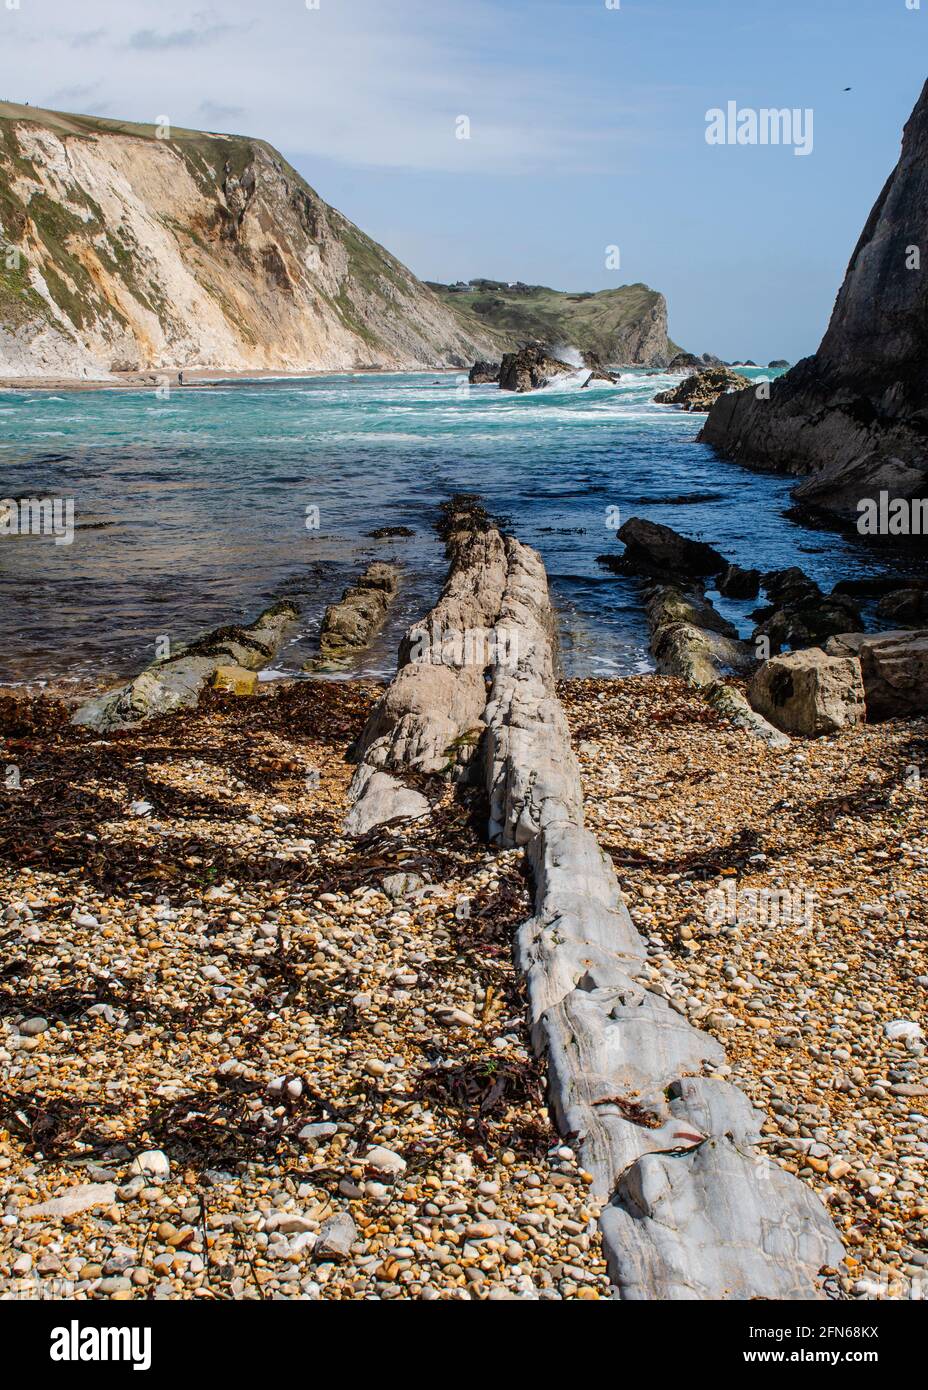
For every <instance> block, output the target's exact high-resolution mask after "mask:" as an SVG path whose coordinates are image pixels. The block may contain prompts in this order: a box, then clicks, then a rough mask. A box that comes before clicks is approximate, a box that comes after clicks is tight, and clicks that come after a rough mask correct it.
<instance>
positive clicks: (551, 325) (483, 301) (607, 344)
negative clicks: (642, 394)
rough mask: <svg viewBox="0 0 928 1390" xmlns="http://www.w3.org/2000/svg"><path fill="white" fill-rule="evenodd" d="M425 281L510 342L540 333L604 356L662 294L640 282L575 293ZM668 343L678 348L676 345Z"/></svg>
mask: <svg viewBox="0 0 928 1390" xmlns="http://www.w3.org/2000/svg"><path fill="white" fill-rule="evenodd" d="M427 283H428V285H429V288H430V289H433V290H434V291H435V292H436V294H438V296H439V297H440V298H441V299H442V300H443V302H444V303H445V304H447V305H448V307H449V308H451V309H452V310H453V311H454V313H455V314H457V316H458V318H460V319H461V320H462V321H464V322H467V323H469V324H470V325H471V326H472V327H473V328H474V329H481V330H482V331H483V332H486V331H487V330H488V329H489V330H491V331H492V332H493V333H494V334H495V335H496V336H498V337H500V338H501V339H505V340H506V341H507V342H512V341H513V340H519V341H524V340H526V339H529V338H537V339H539V340H541V341H543V342H546V343H548V344H549V345H551V346H556V345H558V344H562V343H567V344H570V345H571V346H574V347H577V348H580V349H582V350H584V351H590V352H598V353H599V354H600V355H601V356H603V357H609V356H610V354H611V352H612V350H613V345H614V344H615V341H616V338H617V336H621V335H622V334H623V332H624V331H625V330H627V329H628V328H630V327H632V325H634V324H635V323H636V322H638V321H639V320H640V319H641V318H642V317H643V315H645V314H646V313H648V311H649V310H651V309H653V307H654V306H655V304H656V303H657V302H658V301H659V299H660V298H661V296H660V294H659V292H658V291H657V290H652V289H651V288H650V286H648V285H643V284H640V283H639V284H634V285H620V286H618V287H617V288H616V289H614V290H598V291H578V292H577V293H571V292H570V291H568V290H553V289H549V288H548V287H547V286H546V285H508V284H506V283H505V282H501V281H495V280H479V281H476V282H474V281H472V282H471V283H470V284H469V285H468V287H467V289H453V288H452V287H451V286H450V285H442V284H438V283H437V282H435V281H432V280H430V281H428V282H427ZM670 349H671V351H675V350H676V348H675V345H674V344H672V343H671V344H670Z"/></svg>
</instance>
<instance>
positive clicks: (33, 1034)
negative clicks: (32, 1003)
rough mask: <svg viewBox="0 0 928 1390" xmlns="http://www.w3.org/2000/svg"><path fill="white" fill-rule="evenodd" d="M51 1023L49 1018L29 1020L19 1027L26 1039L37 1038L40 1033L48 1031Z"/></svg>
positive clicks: (25, 1020)
mask: <svg viewBox="0 0 928 1390" xmlns="http://www.w3.org/2000/svg"><path fill="white" fill-rule="evenodd" d="M48 1028H49V1022H48V1019H47V1018H39V1017H38V1016H36V1017H35V1018H27V1019H24V1021H23V1022H22V1023H20V1025H19V1032H20V1033H21V1034H22V1036H23V1037H24V1038H37V1037H38V1036H39V1034H40V1033H45V1032H47V1031H48Z"/></svg>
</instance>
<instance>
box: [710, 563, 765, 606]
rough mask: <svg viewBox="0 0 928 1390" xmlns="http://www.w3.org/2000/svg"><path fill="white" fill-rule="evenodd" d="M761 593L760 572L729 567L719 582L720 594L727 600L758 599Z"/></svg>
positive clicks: (734, 566) (735, 566)
mask: <svg viewBox="0 0 928 1390" xmlns="http://www.w3.org/2000/svg"><path fill="white" fill-rule="evenodd" d="M759 591H760V570H745V569H742V568H741V566H740V565H729V566H728V569H727V570H726V571H725V573H724V574H723V575H722V577H721V579H720V580H719V593H720V594H722V595H723V597H725V598H757V595H758V593H759Z"/></svg>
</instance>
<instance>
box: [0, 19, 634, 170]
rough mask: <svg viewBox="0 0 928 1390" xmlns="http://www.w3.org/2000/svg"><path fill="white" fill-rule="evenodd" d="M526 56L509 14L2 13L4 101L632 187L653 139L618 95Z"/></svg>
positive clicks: (390, 157) (365, 161)
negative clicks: (626, 151) (80, 103)
mask: <svg viewBox="0 0 928 1390" xmlns="http://www.w3.org/2000/svg"><path fill="white" fill-rule="evenodd" d="M524 49H525V43H524V38H523V35H522V34H521V33H520V30H519V26H518V24H517V23H514V22H513V11H512V10H511V8H510V9H509V10H508V12H507V7H506V5H505V4H503V3H501V0H468V3H465V4H455V5H450V4H447V3H444V4H439V3H435V0H389V3H387V2H386V0H320V8H319V9H318V10H311V9H308V8H306V5H305V4H304V3H301V0H225V3H223V4H221V5H219V4H216V5H214V6H213V7H212V8H209V9H203V10H200V11H195V12H193V13H191V11H190V9H189V7H188V6H186V5H184V4H183V3H179V0H161V3H159V5H158V6H156V7H153V6H152V5H150V4H143V3H139V0H82V3H81V4H80V5H79V6H76V5H74V4H73V0H22V4H21V8H20V9H19V10H18V11H12V12H11V11H7V10H5V9H4V8H3V7H2V5H0V94H2V95H3V96H5V97H7V98H9V99H11V100H21V101H29V102H30V103H31V104H32V105H35V106H41V105H53V104H54V102H55V100H56V93H61V92H62V91H66V90H70V91H74V90H78V89H83V90H88V91H90V90H92V91H93V92H94V93H95V95H94V98H93V101H92V102H91V101H88V109H89V110H90V112H91V113H93V112H98V113H102V111H103V110H104V107H105V109H106V111H107V113H115V114H118V115H121V116H125V117H126V118H127V119H132V120H141V121H152V120H154V119H155V118H156V116H159V115H161V114H167V115H169V116H170V117H171V119H172V120H173V121H174V123H175V124H177V125H189V126H196V125H197V123H198V121H200V120H203V119H204V118H208V120H209V123H210V124H212V125H218V124H222V123H223V122H224V123H225V124H226V126H227V128H228V126H230V125H231V126H232V127H233V128H234V129H235V130H237V131H240V132H243V133H247V134H251V135H256V136H261V137H263V138H264V139H267V140H269V141H271V143H273V144H275V145H278V146H280V147H282V148H284V149H286V150H288V151H290V152H293V153H299V154H300V155H301V156H305V157H308V158H311V157H312V156H325V157H326V158H330V159H335V160H339V161H343V162H347V163H352V164H359V165H376V166H385V167H395V168H406V169H410V168H411V169H423V170H426V169H429V170H460V171H463V172H481V173H500V172H507V173H513V174H515V173H519V172H537V171H539V170H547V171H550V172H552V173H556V172H564V171H570V172H584V171H589V170H591V169H603V170H605V169H609V170H610V171H611V172H615V170H616V168H617V166H618V165H620V163H621V160H622V151H623V147H626V146H627V145H629V144H630V143H632V142H636V143H637V141H638V139H639V137H638V136H637V135H634V134H632V133H631V132H632V130H633V128H634V126H633V123H631V122H629V121H628V119H627V117H628V113H627V111H623V110H622V109H621V108H618V107H617V106H616V102H615V94H614V93H610V92H605V91H600V92H597V91H596V90H594V89H593V88H592V87H591V85H589V84H581V85H580V86H578V83H577V79H568V78H566V77H563V76H560V75H559V73H558V69H557V65H556V64H555V63H553V62H551V61H550V60H545V61H543V62H542V61H541V60H539V63H538V65H534V64H533V63H532V62H530V61H529V60H528V59H526V58H525V57H524V56H523V52H524ZM58 99H60V98H58ZM209 113H212V114H209ZM461 115H466V116H468V117H469V119H470V122H471V138H470V139H469V140H460V139H456V138H455V129H456V126H455V122H456V118H457V117H458V116H461Z"/></svg>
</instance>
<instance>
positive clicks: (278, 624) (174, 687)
mask: <svg viewBox="0 0 928 1390" xmlns="http://www.w3.org/2000/svg"><path fill="white" fill-rule="evenodd" d="M298 616H299V609H298V608H297V607H296V605H295V604H293V603H290V602H282V603H275V604H272V605H271V607H270V608H266V609H265V610H264V612H263V613H262V614H261V615H260V616H259V617H258V618H257V619H256V620H255V621H254V622H253V623H252V624H251V625H250V626H248V627H236V626H231V627H220V628H215V629H213V630H212V631H211V632H207V633H205V634H204V635H203V636H201V637H198V638H196V639H195V640H194V641H193V642H189V643H187V644H185V645H183V646H178V648H177V650H176V651H174V652H172V653H171V655H170V656H167V657H165V658H163V659H161V660H159V661H156V662H154V663H153V664H152V665H151V666H149V667H148V668H147V669H146V670H144V671H143V672H142V673H141V675H139V676H136V677H135V679H134V680H131V681H129V682H128V683H127V684H126V685H123V686H120V687H119V688H118V689H117V690H112V691H107V692H106V694H104V695H99V696H95V697H94V698H93V699H90V700H87V701H85V703H84V704H82V705H81V706H80V707H79V709H78V710H77V711H76V713H75V714H74V715H73V716H72V718H71V723H72V724H78V725H86V726H88V727H90V728H92V729H97V730H99V731H101V732H104V733H105V732H109V731H110V730H112V729H128V728H132V727H133V726H134V725H136V724H140V723H143V722H145V721H146V720H149V719H154V718H156V717H157V716H159V715H164V714H170V713H172V712H173V711H174V710H178V709H189V708H192V707H194V706H196V705H197V703H198V702H199V699H200V695H201V694H202V692H203V691H204V690H205V689H206V687H207V686H208V685H209V683H210V681H211V680H213V678H214V677H215V675H216V672H217V671H218V670H219V668H220V666H230V665H232V666H242V667H244V668H245V669H247V670H249V671H258V670H260V669H261V667H262V666H265V665H267V663H268V662H269V661H270V660H271V658H272V657H273V656H275V655H276V653H277V652H278V650H279V649H280V646H281V644H282V643H283V639H284V634H285V632H286V630H287V628H288V627H289V626H290V624H291V623H292V622H293V620H294V619H295V618H297V617H298Z"/></svg>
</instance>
